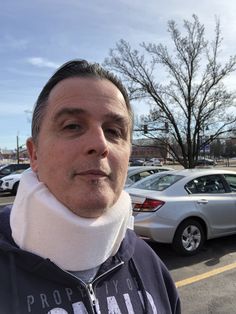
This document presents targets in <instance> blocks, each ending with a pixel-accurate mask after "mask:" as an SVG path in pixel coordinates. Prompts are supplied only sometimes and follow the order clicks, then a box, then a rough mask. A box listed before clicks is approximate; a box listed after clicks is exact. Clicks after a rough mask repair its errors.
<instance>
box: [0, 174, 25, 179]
mask: <svg viewBox="0 0 236 314" xmlns="http://www.w3.org/2000/svg"><path fill="white" fill-rule="evenodd" d="M21 175H22V173H15V174H9V175H7V176H4V177H2V178H1V180H10V179H20V177H21Z"/></svg>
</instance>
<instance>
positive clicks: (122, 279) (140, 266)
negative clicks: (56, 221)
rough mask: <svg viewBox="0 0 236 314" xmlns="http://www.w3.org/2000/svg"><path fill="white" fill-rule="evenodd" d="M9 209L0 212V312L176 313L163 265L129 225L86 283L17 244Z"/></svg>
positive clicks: (176, 302)
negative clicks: (115, 250)
mask: <svg viewBox="0 0 236 314" xmlns="http://www.w3.org/2000/svg"><path fill="white" fill-rule="evenodd" d="M9 215H10V208H9V207H6V208H5V209H4V210H3V211H2V212H1V213H0V282H1V289H0V313H1V314H27V313H33V314H41V313H42V314H72V313H73V314H90V313H96V314H108V313H109V314H121V313H122V314H142V313H143V314H144V313H145V314H149V313H150V314H154V313H158V314H169V313H176V314H178V313H180V301H179V297H178V294H177V291H176V288H175V285H174V283H173V281H172V279H171V277H170V275H169V272H168V270H167V269H166V267H165V266H164V265H163V263H162V262H161V260H160V259H159V258H158V257H157V255H156V254H155V253H154V251H152V249H151V248H150V247H149V246H148V245H147V244H146V243H145V242H144V241H143V240H141V239H139V238H138V237H137V236H136V234H135V233H134V232H133V231H131V230H128V231H127V233H126V237H125V239H124V240H123V242H122V244H121V246H120V249H119V251H118V253H117V254H116V255H115V256H114V257H111V258H109V259H108V260H107V261H106V262H105V263H104V264H103V265H101V267H100V269H99V272H98V274H97V275H96V277H95V279H94V280H93V281H92V282H91V283H90V284H86V283H84V282H83V281H81V280H80V279H78V278H77V277H75V276H73V275H72V274H70V273H68V272H66V271H65V270H62V269H61V268H59V267H58V266H57V265H55V264H54V263H53V262H51V261H50V260H49V259H44V258H41V257H40V256H38V255H35V254H32V253H29V252H26V251H24V250H21V249H20V248H19V247H17V245H16V244H15V243H14V241H13V239H12V237H11V230H10V224H9ZM88 246H89V243H88ZM62 254H63V251H62Z"/></svg>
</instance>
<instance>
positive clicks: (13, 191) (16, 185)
mask: <svg viewBox="0 0 236 314" xmlns="http://www.w3.org/2000/svg"><path fill="white" fill-rule="evenodd" d="M18 186H19V182H16V183H15V184H14V185H13V188H12V191H11V194H12V195H13V196H15V195H16V193H17V190H18Z"/></svg>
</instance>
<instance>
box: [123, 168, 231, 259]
mask: <svg viewBox="0 0 236 314" xmlns="http://www.w3.org/2000/svg"><path fill="white" fill-rule="evenodd" d="M126 190H127V192H128V193H129V194H130V196H131V199H132V204H133V214H134V230H135V231H136V233H137V234H138V235H140V236H143V237H146V238H149V239H151V240H154V241H157V242H162V243H171V244H172V246H173V248H174V249H175V250H176V251H177V252H178V253H180V254H182V255H193V254H196V253H197V252H198V251H199V250H200V249H201V247H202V245H203V243H204V241H205V240H207V239H212V238H217V237H221V236H227V235H232V234H236V172H234V171H227V170H215V169H185V170H176V171H168V172H162V173H157V174H153V175H151V176H149V177H147V178H145V179H142V180H140V181H139V182H137V183H135V184H134V185H132V187H130V188H127V189H126Z"/></svg>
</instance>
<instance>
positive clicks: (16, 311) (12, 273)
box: [9, 252, 20, 314]
mask: <svg viewBox="0 0 236 314" xmlns="http://www.w3.org/2000/svg"><path fill="white" fill-rule="evenodd" d="M9 260H10V277H11V278H10V282H11V287H12V295H13V312H12V313H14V314H20V300H19V294H18V287H17V278H16V263H15V256H14V253H12V252H9Z"/></svg>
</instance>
